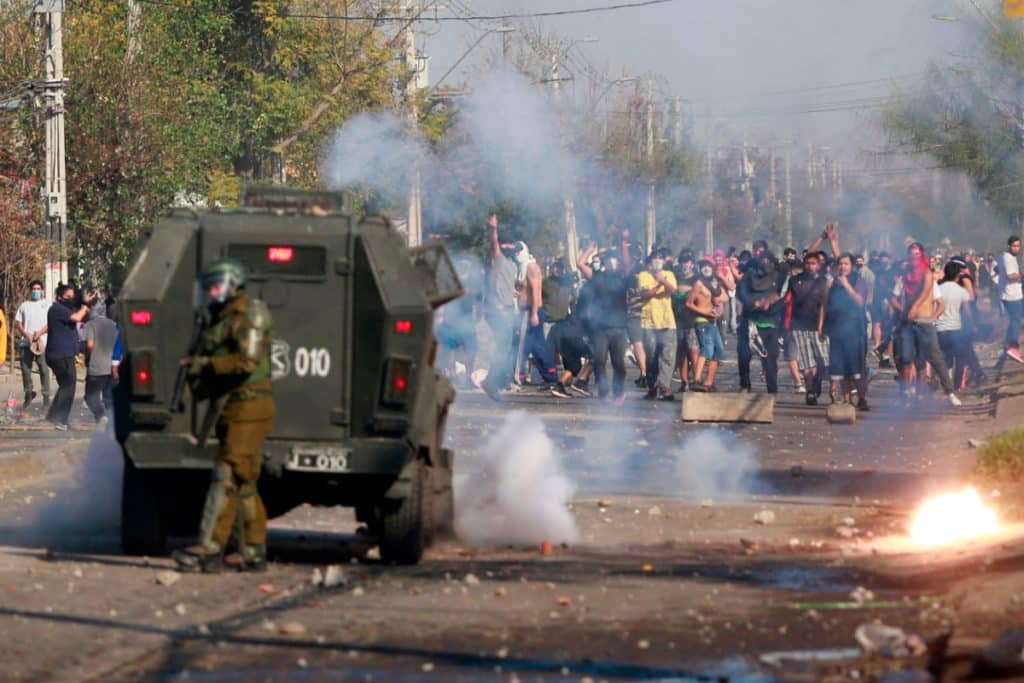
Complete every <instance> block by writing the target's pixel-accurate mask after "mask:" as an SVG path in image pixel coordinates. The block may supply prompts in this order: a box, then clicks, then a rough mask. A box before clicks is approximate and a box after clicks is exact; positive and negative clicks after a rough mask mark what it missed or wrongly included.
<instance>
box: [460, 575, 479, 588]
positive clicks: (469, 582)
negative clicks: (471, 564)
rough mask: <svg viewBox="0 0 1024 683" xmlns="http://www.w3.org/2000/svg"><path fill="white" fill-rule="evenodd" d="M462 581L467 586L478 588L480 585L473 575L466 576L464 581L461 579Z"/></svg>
mask: <svg viewBox="0 0 1024 683" xmlns="http://www.w3.org/2000/svg"><path fill="white" fill-rule="evenodd" d="M462 580H463V581H465V582H466V585H467V586H479V585H480V579H478V578H477V577H476V575H475V574H466V577H465V578H464V579H462Z"/></svg>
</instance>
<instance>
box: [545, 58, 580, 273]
mask: <svg viewBox="0 0 1024 683" xmlns="http://www.w3.org/2000/svg"><path fill="white" fill-rule="evenodd" d="M558 57H559V54H558V49H557V48H556V49H555V50H553V51H552V52H551V87H552V89H553V90H554V93H555V100H556V102H557V101H558V99H559V97H560V96H561V80H560V78H559V75H558ZM563 183H564V186H563V190H562V212H563V220H564V222H565V249H566V254H567V256H568V257H569V268H570V269H571V270H573V271H574V272H575V270H576V261H577V260H578V259H579V253H580V239H579V235H578V234H577V231H576V199H575V198H574V196H573V191H572V187H573V184H574V183H575V178H565V179H564V180H563Z"/></svg>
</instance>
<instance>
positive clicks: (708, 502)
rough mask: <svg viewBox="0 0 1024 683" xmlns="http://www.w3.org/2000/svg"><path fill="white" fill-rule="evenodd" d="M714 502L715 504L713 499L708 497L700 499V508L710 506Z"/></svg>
mask: <svg viewBox="0 0 1024 683" xmlns="http://www.w3.org/2000/svg"><path fill="white" fill-rule="evenodd" d="M714 504H715V503H714V501H713V500H711V499H710V498H705V499H704V500H702V501H701V502H700V506H701V507H702V508H709V507H711V506H712V505H714Z"/></svg>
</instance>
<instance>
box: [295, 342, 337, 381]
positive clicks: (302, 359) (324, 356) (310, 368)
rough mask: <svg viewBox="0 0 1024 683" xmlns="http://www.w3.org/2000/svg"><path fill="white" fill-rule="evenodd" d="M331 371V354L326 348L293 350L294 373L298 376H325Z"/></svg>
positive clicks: (301, 347)
mask: <svg viewBox="0 0 1024 683" xmlns="http://www.w3.org/2000/svg"><path fill="white" fill-rule="evenodd" d="M330 372H331V354H330V352H329V351H328V350H327V349H307V348H306V347H304V346H300V347H299V348H298V349H296V350H295V374H296V375H298V376H299V377H307V376H308V377H327V375H329V374H330Z"/></svg>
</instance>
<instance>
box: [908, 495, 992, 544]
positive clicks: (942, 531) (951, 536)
mask: <svg viewBox="0 0 1024 683" xmlns="http://www.w3.org/2000/svg"><path fill="white" fill-rule="evenodd" d="M998 531H999V520H998V519H997V518H996V513H995V511H994V510H992V509H991V508H989V507H986V506H985V504H984V503H983V502H982V500H981V497H980V496H979V495H978V492H977V491H976V490H974V489H973V488H968V489H964V490H963V491H959V492H953V493H944V494H942V495H940V496H935V497H934V498H929V499H928V500H926V501H925V502H924V504H923V505H921V507H920V508H918V510H917V513H916V514H915V515H914V519H913V522H912V523H911V526H910V540H911V541H912V542H913V543H915V544H916V545H922V546H938V545H947V544H950V543H955V542H957V541H964V540H967V539H970V538H976V537H979V536H988V535H990V534H994V533H996V532H998Z"/></svg>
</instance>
